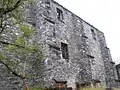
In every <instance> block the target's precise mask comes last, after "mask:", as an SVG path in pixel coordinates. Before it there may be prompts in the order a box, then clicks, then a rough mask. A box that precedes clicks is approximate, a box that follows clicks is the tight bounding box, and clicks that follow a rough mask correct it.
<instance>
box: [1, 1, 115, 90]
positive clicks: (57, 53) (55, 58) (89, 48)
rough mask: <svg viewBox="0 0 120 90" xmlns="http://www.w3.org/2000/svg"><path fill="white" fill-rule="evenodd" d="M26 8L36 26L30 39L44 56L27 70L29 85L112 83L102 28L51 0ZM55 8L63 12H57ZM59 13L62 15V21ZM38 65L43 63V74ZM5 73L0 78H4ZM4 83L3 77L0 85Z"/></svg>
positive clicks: (30, 19) (107, 51)
mask: <svg viewBox="0 0 120 90" xmlns="http://www.w3.org/2000/svg"><path fill="white" fill-rule="evenodd" d="M26 8H27V9H26V13H27V14H26V16H27V19H26V20H27V22H29V23H30V24H32V25H33V26H35V27H36V34H35V36H34V39H33V40H35V41H37V42H38V43H41V44H42V45H43V46H42V48H43V53H44V55H45V60H44V63H42V64H40V65H39V63H38V62H37V61H36V62H34V64H32V65H33V70H30V71H32V73H33V74H32V76H33V77H31V78H30V79H29V80H28V81H29V85H30V86H38V87H48V88H49V87H54V86H55V81H54V80H53V79H55V80H57V81H67V86H68V87H73V88H76V83H78V84H82V83H85V82H89V83H91V84H93V80H99V81H100V82H101V85H102V86H104V87H110V86H114V84H115V83H114V78H115V74H114V65H113V64H111V62H112V59H111V55H110V52H109V49H108V48H107V45H106V41H105V37H104V34H103V33H102V32H101V31H99V30H97V29H96V28H95V27H93V26H92V25H90V24H88V23H87V22H85V21H84V20H82V19H81V18H79V17H78V16H76V15H75V14H73V13H72V12H70V11H69V10H67V9H65V8H64V7H62V6H61V5H59V4H58V3H56V2H55V1H53V0H37V1H36V3H34V4H31V5H30V6H27V7H26ZM57 8H59V9H60V10H61V11H62V13H61V12H60V14H58V13H57ZM58 15H62V16H63V18H62V20H59V19H58ZM18 33H19V32H18ZM11 37H12V36H11ZM61 43H64V44H65V45H67V47H68V58H67V59H65V58H64V57H63V52H62V46H61ZM0 50H1V49H0ZM43 64H44V65H43ZM41 65H43V66H44V71H45V72H44V73H43V75H41V74H42V70H43V69H42V68H41ZM28 73H31V72H29V71H28ZM1 75H2V74H1ZM6 75H7V73H6V74H5V75H4V74H3V76H1V77H4V78H5V79H6V78H7V77H6ZM9 79H10V80H11V79H12V78H9ZM11 81H12V82H13V83H9V82H7V83H9V85H12V86H13V87H14V84H17V85H19V83H18V81H19V80H18V81H17V82H16V81H14V80H11ZM5 82H6V80H2V81H1V82H0V87H3V86H2V85H5ZM2 83H4V84H2ZM4 90H7V89H4ZM11 90H12V89H11ZM15 90H20V89H19V88H18V89H15Z"/></svg>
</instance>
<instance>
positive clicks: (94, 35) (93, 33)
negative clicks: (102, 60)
mask: <svg viewBox="0 0 120 90" xmlns="http://www.w3.org/2000/svg"><path fill="white" fill-rule="evenodd" d="M91 32H92V37H93V38H94V39H95V40H96V34H95V31H94V30H93V29H91Z"/></svg>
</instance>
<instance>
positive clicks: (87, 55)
mask: <svg viewBox="0 0 120 90" xmlns="http://www.w3.org/2000/svg"><path fill="white" fill-rule="evenodd" d="M87 56H88V57H90V58H95V57H94V56H92V55H87Z"/></svg>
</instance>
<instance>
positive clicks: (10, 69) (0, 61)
mask: <svg viewBox="0 0 120 90" xmlns="http://www.w3.org/2000/svg"><path fill="white" fill-rule="evenodd" d="M0 63H2V64H3V65H5V67H6V68H7V69H8V70H9V71H10V72H12V74H13V75H15V76H17V77H19V78H21V79H25V77H24V76H22V75H21V74H18V73H17V72H16V71H14V70H13V69H12V68H11V67H9V65H8V64H6V63H5V62H3V61H2V60H0Z"/></svg>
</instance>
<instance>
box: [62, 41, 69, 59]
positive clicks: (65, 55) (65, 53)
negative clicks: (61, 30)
mask: <svg viewBox="0 0 120 90" xmlns="http://www.w3.org/2000/svg"><path fill="white" fill-rule="evenodd" d="M61 50H62V56H63V58H64V59H69V54H68V45H67V44H65V43H62V42H61Z"/></svg>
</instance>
